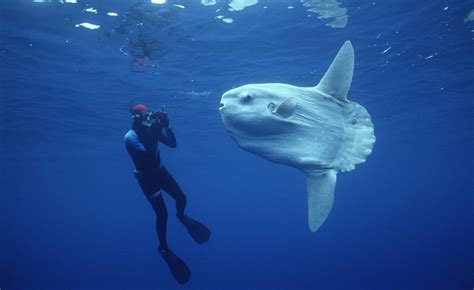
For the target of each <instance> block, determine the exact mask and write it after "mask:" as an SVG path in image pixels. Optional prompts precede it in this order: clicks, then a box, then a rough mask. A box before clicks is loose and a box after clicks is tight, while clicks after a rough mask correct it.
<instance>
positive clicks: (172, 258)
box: [159, 248, 191, 284]
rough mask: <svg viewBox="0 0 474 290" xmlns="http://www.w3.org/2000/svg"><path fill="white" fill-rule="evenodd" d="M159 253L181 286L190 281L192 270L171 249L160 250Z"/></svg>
mask: <svg viewBox="0 0 474 290" xmlns="http://www.w3.org/2000/svg"><path fill="white" fill-rule="evenodd" d="M159 252H160V254H161V256H162V257H163V259H164V260H165V262H166V264H168V267H169V268H170V271H171V274H172V275H173V277H174V279H175V280H176V281H177V282H178V283H179V284H184V283H186V282H188V281H189V278H190V277H191V270H189V268H188V266H187V265H186V263H184V261H183V260H181V259H180V258H179V257H178V256H176V255H175V254H174V253H173V252H172V251H171V250H170V249H161V248H160V249H159Z"/></svg>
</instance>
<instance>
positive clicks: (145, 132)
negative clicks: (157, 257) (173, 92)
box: [125, 104, 211, 284]
mask: <svg viewBox="0 0 474 290" xmlns="http://www.w3.org/2000/svg"><path fill="white" fill-rule="evenodd" d="M132 105H133V104H132ZM130 112H131V113H132V116H133V122H132V128H131V129H130V130H129V131H128V132H127V134H125V145H126V148H127V151H128V153H129V154H130V157H131V158H132V160H133V163H134V165H135V177H136V179H137V180H138V183H139V184H140V187H141V189H142V191H143V193H144V194H145V196H146V197H147V199H148V201H149V202H150V204H151V206H152V207H153V210H154V211H155V215H156V231H157V234H158V239H159V242H160V245H159V248H158V249H159V252H160V254H161V256H162V257H163V259H164V260H165V261H166V263H167V264H168V266H169V268H170V270H171V273H172V275H173V276H174V278H175V279H176V281H177V282H178V283H180V284H183V283H186V282H187V281H188V280H189V277H190V276H191V271H190V270H189V268H188V267H187V266H186V264H185V263H184V261H183V260H181V259H180V258H179V257H178V256H176V255H175V254H174V253H173V252H172V251H171V249H170V248H169V247H168V243H167V240H166V227H167V222H168V211H167V209H166V205H165V202H164V200H163V196H162V190H164V191H166V192H167V193H168V194H169V195H170V196H171V197H172V198H173V199H174V200H175V201H176V216H177V217H178V219H179V221H180V222H181V223H182V224H183V225H184V226H185V227H186V229H187V230H188V232H189V234H190V235H191V237H192V238H193V239H194V241H196V242H197V243H198V244H202V243H205V242H206V241H208V240H209V237H210V234H211V232H210V231H209V229H208V228H206V226H204V225H203V224H201V223H199V222H197V221H196V220H194V219H192V218H190V217H189V216H187V215H186V214H185V212H184V210H185V208H186V195H185V194H184V192H183V191H182V190H181V188H180V187H179V185H178V183H177V182H176V180H175V179H174V178H173V176H172V175H171V174H170V173H169V172H168V170H167V169H166V167H165V166H163V165H162V164H161V158H160V152H159V149H158V142H161V143H163V144H165V145H166V146H169V147H171V148H174V147H176V138H175V135H174V133H173V131H172V130H171V127H170V120H169V117H168V113H167V112H165V111H164V107H163V109H162V110H161V111H157V112H152V111H150V110H149V109H148V108H147V107H146V106H144V105H135V106H130Z"/></svg>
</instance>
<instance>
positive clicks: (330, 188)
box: [306, 170, 337, 232]
mask: <svg viewBox="0 0 474 290" xmlns="http://www.w3.org/2000/svg"><path fill="white" fill-rule="evenodd" d="M306 175H307V187H308V223H309V229H310V230H311V231H312V232H315V231H316V230H317V229H318V228H319V227H320V226H321V225H322V224H323V223H324V221H325V220H326V218H327V216H328V215H329V212H331V209H332V204H333V202H334V189H335V187H336V179H337V176H336V171H335V170H329V171H326V172H322V173H307V174H306Z"/></svg>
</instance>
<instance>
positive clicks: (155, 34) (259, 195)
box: [0, 0, 474, 290]
mask: <svg viewBox="0 0 474 290" xmlns="http://www.w3.org/2000/svg"><path fill="white" fill-rule="evenodd" d="M94 2H97V3H94ZM134 3H135V2H134V1H111V0H109V1H88V2H86V1H81V0H79V3H78V4H76V5H63V4H59V3H31V2H30V1H26V0H25V1H2V4H1V5H2V7H1V12H0V13H1V22H0V30H1V39H0V41H1V46H0V62H1V63H0V74H1V91H0V93H1V99H0V100H1V103H0V110H1V114H0V130H1V131H0V134H1V136H2V137H1V143H0V145H1V147H0V149H1V151H0V153H1V155H0V158H1V159H0V164H1V167H0V168H1V175H0V181H1V193H0V212H1V223H0V227H1V228H0V230H1V234H0V288H1V289H2V290H9V289H472V288H473V287H474V282H473V277H474V275H473V273H474V253H473V252H474V250H473V247H472V245H473V244H474V234H473V231H474V230H473V229H474V221H473V209H474V202H473V191H474V188H473V182H472V174H473V159H474V158H473V153H472V149H473V148H474V147H473V136H474V132H473V123H474V122H473V121H474V120H473V113H474V112H473V111H474V110H473V108H474V102H473V97H474V69H473V68H474V61H473V57H472V54H473V52H474V45H473V37H474V33H473V29H474V22H468V23H464V17H465V16H466V15H467V14H468V13H469V11H470V10H471V9H474V3H473V2H472V1H461V0H459V1H441V0H435V1H408V0H404V1H399V0H387V1H362V3H361V2H360V1H349V0H342V5H343V6H344V7H346V8H348V15H349V22H348V24H347V26H346V27H345V28H340V29H334V28H329V27H327V26H325V25H324V24H325V23H327V22H328V21H329V20H319V19H317V17H316V15H313V17H307V15H308V12H306V11H305V10H304V8H303V6H302V5H301V4H300V3H299V1H296V0H295V1H270V0H267V1H261V2H260V3H259V4H258V5H256V6H252V7H249V8H247V9H245V10H243V11H241V12H234V13H232V12H227V11H226V10H225V9H223V10H222V11H221V12H220V13H216V12H215V10H216V9H217V8H219V7H222V8H225V6H226V5H224V4H225V3H221V4H219V5H217V6H209V7H204V6H201V5H200V4H199V1H197V0H196V1H190V0H188V1H184V0H182V1H174V2H173V1H171V2H169V3H168V4H167V5H165V6H153V7H154V8H152V9H156V10H159V9H169V11H170V12H169V13H168V12H166V11H165V12H166V17H167V21H164V22H160V21H159V20H156V18H153V16H150V15H149V14H147V13H155V12H156V11H155V12H150V11H148V12H147V13H144V14H143V15H142V16H140V17H143V23H144V26H145V28H146V29H147V30H144V31H145V32H144V37H145V38H146V39H147V40H148V41H159V44H158V45H155V47H154V48H153V49H154V52H155V53H156V55H159V56H160V57H157V59H155V60H153V61H150V63H152V64H154V65H155V66H154V67H149V68H145V69H144V70H143V71H142V72H140V70H139V71H137V69H136V67H135V66H134V65H133V64H132V59H133V56H132V55H131V54H132V52H129V55H126V54H124V53H123V52H121V50H120V48H123V46H124V45H126V43H127V41H128V40H127V38H129V40H130V39H134V38H136V37H137V35H135V34H133V33H131V32H129V33H128V34H124V35H120V34H119V33H117V32H116V31H115V30H114V28H116V27H117V26H118V24H119V23H120V22H121V21H122V20H123V19H124V17H125V16H124V15H125V12H126V11H127V9H128V8H129V7H130V6H131V5H133V4H134ZM173 3H178V4H184V5H185V6H186V8H185V9H180V8H176V7H173V6H171V4H173ZM86 4H89V5H90V6H91V7H94V8H97V9H98V11H99V13H98V14H91V13H86V12H82V9H83V8H85V7H86V6H85V5H86ZM265 5H266V6H268V8H267V9H263V6H265ZM289 5H292V6H294V7H295V8H294V9H287V6H289ZM445 7H448V9H446V10H445ZM107 11H115V12H118V13H119V14H120V16H119V17H117V18H113V17H108V16H106V15H104V13H105V12H107ZM218 14H224V15H227V16H230V17H232V18H234V20H235V21H234V23H232V24H226V23H223V22H222V21H220V20H218V19H215V18H214V17H215V16H216V15H218ZM163 15H165V14H163ZM127 21H131V22H132V25H136V24H137V23H140V21H136V19H131V20H130V18H129V19H128V20H127ZM133 21H136V23H134V22H133ZM81 22H92V23H96V24H100V25H101V28H100V29H98V30H87V29H84V28H76V27H74V25H75V24H77V23H81ZM154 25H156V26H154ZM347 39H350V40H351V41H352V42H353V45H354V47H355V53H356V68H355V73H354V80H353V83H352V88H351V90H350V92H349V99H351V100H353V101H356V102H359V103H361V104H362V105H364V106H365V107H366V108H367V109H368V111H369V112H370V113H371V115H372V118H373V123H374V125H375V132H376V137H377V142H376V144H375V147H374V151H373V153H372V154H371V155H370V156H369V158H368V160H367V162H366V163H364V164H362V165H360V166H358V167H357V169H356V170H355V171H353V172H350V173H347V174H340V175H339V178H338V184H337V188H336V199H335V204H334V208H333V210H332V212H331V214H330V216H329V218H328V220H327V221H326V222H325V224H324V225H323V226H322V227H321V228H320V230H318V231H317V232H316V233H310V232H309V229H308V226H307V210H306V184H305V178H304V176H303V174H301V173H300V172H297V171H295V170H294V169H292V168H289V167H284V166H279V165H275V164H272V163H269V162H267V161H265V160H263V159H261V158H259V157H257V156H254V155H252V154H249V153H247V152H245V151H242V150H240V149H239V148H238V147H237V145H236V144H235V143H234V142H233V141H232V140H231V139H230V138H229V137H228V135H227V134H226V132H225V130H224V128H223V125H222V123H221V120H220V116H219V114H218V111H217V106H218V103H219V100H220V96H221V94H222V93H223V92H224V91H226V90H228V89H230V88H232V87H234V86H238V85H242V84H246V83H258V82H283V83H291V84H294V85H299V86H313V85H315V84H316V83H317V82H318V81H319V79H320V78H321V76H322V75H323V74H324V72H325V71H326V68H327V67H328V65H329V64H330V62H331V61H332V58H333V57H334V56H335V54H336V53H337V51H338V49H339V47H340V46H341V45H342V43H343V42H344V41H345V40H347ZM389 47H392V48H391V49H390V50H389V51H388V52H386V53H382V52H383V51H384V50H385V49H387V48H389ZM122 51H123V49H122ZM430 55H434V56H433V57H432V58H427V57H429V56H430ZM132 96H133V97H135V98H136V99H137V100H138V101H139V102H145V103H146V104H148V105H149V106H153V107H156V108H159V107H161V105H162V104H165V105H166V106H167V110H168V111H169V113H170V116H171V120H172V125H173V128H174V130H175V132H176V134H177V138H178V148H177V149H175V150H170V149H168V148H162V157H163V159H164V162H165V164H166V165H167V166H168V168H169V169H170V171H171V172H172V173H173V175H174V176H175V177H176V179H177V180H178V181H179V183H180V184H181V186H182V187H183V188H184V190H185V191H186V193H187V195H188V201H189V212H190V214H191V215H192V216H195V217H196V218H198V219H199V220H202V221H203V222H204V223H206V224H207V225H209V227H210V228H211V229H212V231H213V235H212V237H211V240H210V241H209V243H207V244H205V245H203V246H198V245H196V244H195V243H194V242H193V241H192V240H191V239H190V237H189V236H188V235H187V233H186V232H185V230H184V228H183V227H182V226H181V225H180V224H178V223H177V222H176V219H175V218H174V212H173V208H174V206H173V204H172V203H171V200H170V199H169V198H167V199H166V201H167V202H168V205H169V206H170V209H171V210H170V214H171V218H170V225H169V243H170V245H171V247H172V248H173V249H174V251H175V252H176V253H177V254H178V255H179V256H181V257H182V258H183V259H184V260H185V261H186V262H187V263H188V265H189V266H190V267H191V269H192V271H193V276H192V278H191V281H190V283H189V284H187V285H186V286H178V285H177V284H176V282H175V281H174V280H173V279H172V277H171V275H170V274H169V271H168V269H167V267H166V265H165V263H164V262H163V261H162V260H161V258H160V256H159V255H158V253H157V250H156V247H157V238H156V235H155V231H154V216H153V212H152V210H151V208H150V206H149V205H148V204H147V201H146V199H145V198H144V196H143V194H142V193H141V192H140V190H139V188H138V186H137V184H136V181H135V179H134V178H133V174H132V171H133V167H132V163H131V161H130V158H129V156H128V155H127V153H126V151H125V148H124V145H123V135H124V134H125V132H126V131H127V130H128V128H129V126H130V116H129V113H128V100H129V98H130V97H132Z"/></svg>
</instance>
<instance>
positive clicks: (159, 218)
mask: <svg viewBox="0 0 474 290" xmlns="http://www.w3.org/2000/svg"><path fill="white" fill-rule="evenodd" d="M148 200H149V201H150V203H151V205H152V207H153V210H154V211H155V215H156V233H157V234H158V240H159V241H160V249H168V243H167V241H166V227H167V224H168V210H167V209H166V204H165V201H164V200H163V196H162V195H161V193H159V194H157V195H155V196H154V195H151V196H150V197H148Z"/></svg>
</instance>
